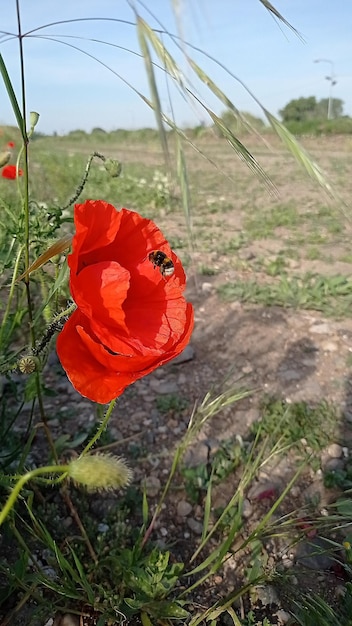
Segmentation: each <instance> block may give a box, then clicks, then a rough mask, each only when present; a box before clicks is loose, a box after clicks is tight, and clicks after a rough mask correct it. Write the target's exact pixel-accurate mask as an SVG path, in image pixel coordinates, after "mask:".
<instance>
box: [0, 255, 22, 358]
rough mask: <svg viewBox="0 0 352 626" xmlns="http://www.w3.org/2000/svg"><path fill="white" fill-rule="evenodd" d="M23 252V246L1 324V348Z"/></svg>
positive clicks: (17, 260)
mask: <svg viewBox="0 0 352 626" xmlns="http://www.w3.org/2000/svg"><path fill="white" fill-rule="evenodd" d="M22 252H23V246H21V247H20V249H19V251H18V254H17V258H16V262H15V269H14V272H13V275H12V280H11V286H10V291H9V295H8V298H7V305H6V309H5V312H4V316H3V318H2V322H1V327H0V346H1V348H2V340H3V334H4V331H5V327H6V323H7V318H8V316H9V313H10V311H11V304H12V298H13V294H14V291H15V285H16V276H17V272H18V267H19V264H20V260H21V256H22Z"/></svg>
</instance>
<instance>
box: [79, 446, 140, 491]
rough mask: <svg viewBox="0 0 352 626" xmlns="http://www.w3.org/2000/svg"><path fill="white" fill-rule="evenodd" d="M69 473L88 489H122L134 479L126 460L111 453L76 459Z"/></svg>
mask: <svg viewBox="0 0 352 626" xmlns="http://www.w3.org/2000/svg"><path fill="white" fill-rule="evenodd" d="M68 475H69V476H70V478H72V480H74V481H75V482H76V483H79V484H81V485H84V486H85V487H86V488H87V489H88V491H99V490H110V489H121V488H122V487H127V485H129V483H130V482H131V480H132V471H131V470H130V468H129V467H128V466H127V465H126V463H125V461H124V460H123V459H121V458H119V457H117V456H112V455H111V454H94V455H87V456H82V457H80V458H78V459H74V460H73V461H71V462H70V463H69V465H68Z"/></svg>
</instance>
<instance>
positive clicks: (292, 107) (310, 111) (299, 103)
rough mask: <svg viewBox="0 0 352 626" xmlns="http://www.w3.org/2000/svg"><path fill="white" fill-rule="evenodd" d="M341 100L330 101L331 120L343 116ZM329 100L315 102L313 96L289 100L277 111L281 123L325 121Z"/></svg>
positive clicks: (333, 99)
mask: <svg viewBox="0 0 352 626" xmlns="http://www.w3.org/2000/svg"><path fill="white" fill-rule="evenodd" d="M343 106H344V102H343V100H340V99H339V98H332V99H331V110H330V115H331V117H332V118H337V117H342V116H343ZM328 108H329V98H323V99H322V100H319V101H317V99H316V97H315V96H309V98H297V99H295V100H290V102H288V103H287V104H286V106H285V107H284V108H283V109H281V111H279V113H280V115H281V117H282V121H283V122H284V123H285V124H286V123H287V122H307V121H309V120H325V119H326V118H327V115H328Z"/></svg>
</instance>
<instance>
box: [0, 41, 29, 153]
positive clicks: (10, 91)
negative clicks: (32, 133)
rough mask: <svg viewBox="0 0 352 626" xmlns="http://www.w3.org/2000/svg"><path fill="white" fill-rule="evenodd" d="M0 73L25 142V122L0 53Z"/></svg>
mask: <svg viewBox="0 0 352 626" xmlns="http://www.w3.org/2000/svg"><path fill="white" fill-rule="evenodd" d="M0 73H1V76H2V79H3V81H4V85H5V88H6V91H7V94H8V96H9V100H10V103H11V106H12V109H13V112H14V114H15V118H16V121H17V125H18V128H19V129H20V131H21V134H22V138H23V141H24V142H26V141H27V133H26V127H25V122H24V119H23V117H22V113H21V110H20V107H19V105H18V102H17V98H16V94H15V92H14V89H13V87H12V83H11V80H10V77H9V75H8V73H7V69H6V65H5V61H4V59H3V56H2V54H1V53H0Z"/></svg>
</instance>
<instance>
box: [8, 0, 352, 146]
mask: <svg viewBox="0 0 352 626" xmlns="http://www.w3.org/2000/svg"><path fill="white" fill-rule="evenodd" d="M271 1H272V3H273V4H274V6H275V7H276V8H277V9H278V10H279V11H280V12H281V13H282V14H283V15H284V17H285V18H286V19H287V20H288V21H289V22H290V23H291V24H292V25H293V26H294V27H295V28H296V29H297V30H298V31H299V33H300V34H301V37H302V38H299V37H297V36H296V35H295V33H293V32H292V31H291V30H290V29H288V28H287V27H285V26H284V25H282V24H281V23H280V24H278V23H277V22H276V21H275V20H274V19H273V18H272V16H271V15H270V14H269V13H268V12H267V11H266V10H265V9H264V8H263V6H262V5H261V3H260V2H259V0H177V1H176V0H174V2H172V0H145V4H146V6H149V8H150V9H151V10H152V11H153V13H154V14H155V15H156V16H157V18H158V19H159V20H160V22H161V23H162V24H163V26H164V27H165V29H166V30H167V31H168V32H170V33H175V34H181V35H182V36H183V38H184V39H185V40H186V41H187V42H190V43H192V44H193V45H194V46H196V47H198V48H200V49H202V50H203V51H204V52H206V53H207V54H208V55H210V56H212V57H215V58H216V59H217V60H218V61H220V62H221V63H222V64H224V65H225V66H226V67H227V68H228V69H229V70H230V71H231V72H232V73H233V74H235V75H236V76H238V77H239V78H240V79H241V80H242V81H243V82H244V83H245V84H246V85H247V87H248V88H249V89H250V91H251V92H252V93H253V94H254V95H255V96H256V97H257V98H258V100H259V101H260V102H261V103H262V104H263V105H264V106H265V107H266V108H268V109H269V110H270V111H271V112H272V113H274V114H277V113H278V111H279V109H280V108H282V107H283V106H284V105H285V104H286V103H287V102H288V101H290V100H291V99H293V98H297V97H300V96H304V97H307V96H311V95H314V96H316V97H317V98H318V99H320V98H327V97H328V95H329V86H330V83H329V81H328V80H326V78H325V77H326V76H328V75H331V70H333V71H334V73H335V75H336V80H337V84H336V85H335V86H334V87H333V96H334V97H336V98H341V99H342V100H343V101H344V103H345V113H346V114H348V115H351V116H352V63H351V62H352V37H351V33H352V2H350V1H349V0H334V2H332V1H331V0H271ZM135 6H136V8H137V10H138V12H139V13H140V14H141V15H142V16H143V17H144V18H145V19H146V20H147V21H148V23H149V24H150V25H152V26H155V27H159V25H158V24H157V23H156V21H155V20H153V18H152V17H151V16H150V15H148V13H147V11H146V10H145V9H143V7H142V5H140V4H139V3H138V0H135ZM1 8H2V12H1V13H2V15H1V26H0V28H1V29H2V32H5V33H10V35H7V34H5V35H1V36H0V52H1V53H2V55H3V58H4V61H5V63H6V66H7V70H8V73H9V75H10V77H11V80H12V82H13V85H14V88H15V90H16V93H17V95H18V97H19V98H20V89H19V86H20V81H19V53H18V40H17V39H14V38H11V33H13V34H15V33H17V23H16V6H15V0H1ZM20 8H21V19H22V32H23V33H28V31H31V30H32V29H35V28H38V27H40V26H42V25H44V24H47V23H50V22H55V21H58V20H71V19H79V18H80V19H82V18H97V17H99V18H104V17H105V18H114V19H116V20H128V21H134V14H133V11H132V9H131V8H130V6H129V4H128V3H127V1H126V0H72V1H71V2H68V1H67V0H62V2H57V1H56V2H54V1H53V0H21V1H20ZM175 12H176V13H177V14H178V16H179V17H178V18H176V16H175ZM35 35H37V36H36V37H35ZM38 36H40V38H39V37H38ZM44 37H46V38H44ZM47 37H51V38H52V39H56V40H61V41H62V42H65V43H64V44H63V43H59V42H57V41H53V40H48V39H47ZM92 39H96V40H102V41H105V42H109V43H110V44H114V46H113V45H104V44H101V43H98V42H93V41H92ZM23 41H24V51H25V70H26V86H27V107H28V111H29V110H35V111H38V112H39V113H40V122H39V125H38V127H37V129H38V130H39V131H42V132H45V133H52V132H53V131H56V132H58V133H59V134H61V133H65V132H68V131H70V130H73V129H77V128H81V129H84V130H87V131H89V130H91V129H92V128H94V127H102V128H104V129H106V130H113V129H115V128H140V127H145V126H154V125H155V123H154V116H153V113H152V111H151V110H150V109H149V108H148V106H147V105H146V104H145V103H143V101H142V100H141V99H140V97H139V96H138V95H136V93H134V92H133V90H132V89H131V88H130V87H128V86H127V85H126V84H124V83H123V82H122V81H121V79H119V78H118V77H117V76H116V74H114V72H115V73H117V74H120V75H121V76H122V77H123V78H124V79H125V80H126V81H128V82H129V83H130V84H131V85H132V86H133V87H135V88H136V89H138V91H140V92H141V93H143V94H144V95H146V96H147V97H148V96H149V88H148V83H147V80H146V73H145V69H144V64H143V61H142V60H141V58H140V57H138V56H137V55H134V54H133V53H131V52H126V51H124V50H122V49H121V48H118V47H116V46H121V47H125V48H128V49H130V50H132V51H134V52H139V51H140V49H139V44H138V38H137V36H136V28H135V27H134V26H133V25H129V24H126V23H122V22H121V21H120V22H119V21H115V22H112V21H103V20H99V21H76V22H73V23H65V24H60V25H56V26H52V27H47V28H45V29H41V30H39V31H37V32H36V33H32V34H31V36H28V37H25V38H24V40H23ZM163 41H164V44H165V45H166V46H167V47H168V48H169V51H170V52H171V53H172V55H173V56H174V58H175V59H176V61H177V63H178V64H179V66H180V68H181V70H182V72H183V74H184V76H185V78H186V79H188V80H189V81H190V82H191V84H192V90H193V91H194V92H195V93H196V94H197V97H199V98H200V99H201V101H203V102H205V103H206V105H207V106H210V107H211V108H213V110H214V111H215V112H216V113H220V112H221V111H222V110H223V109H224V106H223V105H222V104H221V103H219V102H218V101H217V100H216V98H215V97H214V96H213V95H212V94H211V93H210V91H209V90H208V89H207V88H206V87H205V86H203V85H202V84H201V83H200V82H199V81H198V80H197V79H196V77H195V76H194V74H193V73H192V71H191V70H190V68H189V66H188V65H187V63H186V61H185V58H184V55H183V54H182V44H181V48H177V47H176V46H175V45H174V43H173V42H172V41H171V40H170V39H169V38H168V36H167V35H163ZM68 44H69V45H70V46H76V47H79V48H82V49H83V50H84V51H85V52H86V53H88V54H90V55H93V56H96V57H97V58H99V60H100V61H101V62H102V63H104V64H106V65H107V66H109V67H110V68H111V70H112V71H109V70H108V69H106V68H105V67H104V66H103V65H101V64H99V63H97V61H95V60H93V59H92V58H91V57H89V56H87V55H85V54H82V52H79V51H77V50H76V49H74V48H72V47H69V45H68ZM184 49H185V50H187V52H188V54H189V55H190V56H192V57H193V58H194V59H195V60H196V62H197V63H198V64H199V65H200V66H201V67H202V69H203V70H204V71H205V72H206V73H207V74H208V75H209V76H210V77H211V78H212V79H213V80H214V81H215V82H216V83H217V84H218V85H219V87H221V89H222V90H223V91H225V92H226V94H227V95H228V96H229V98H230V99H231V100H232V101H233V103H234V104H235V105H236V106H237V107H238V108H239V109H240V110H242V111H249V112H251V113H253V114H255V115H260V109H259V108H258V106H257V104H256V103H255V101H254V100H253V98H252V97H251V96H250V95H249V94H248V93H247V92H246V90H245V89H244V88H243V87H242V86H241V85H240V84H239V83H238V82H236V81H235V80H234V79H233V78H232V77H230V76H229V75H228V74H227V73H226V72H225V71H224V70H223V69H221V68H220V67H219V66H217V65H216V64H215V63H214V62H213V61H211V60H209V59H208V58H207V57H206V56H204V55H202V54H200V53H199V52H197V51H195V50H192V49H190V48H187V47H184ZM315 59H328V60H330V61H332V62H333V66H331V64H330V63H327V62H320V63H314V60H315ZM157 78H158V85H159V89H160V97H161V104H162V107H163V109H164V111H165V113H166V114H167V115H169V116H171V115H172V114H174V115H175V118H176V121H177V123H179V124H181V125H184V126H185V125H196V124H197V123H199V122H205V123H208V122H209V118H208V117H207V114H206V112H205V110H204V109H203V108H202V106H201V105H200V104H199V103H197V102H196V101H193V102H192V101H191V102H186V101H185V100H184V99H183V98H182V97H181V96H180V95H179V94H178V92H177V90H176V89H175V87H174V86H173V82H172V80H171V79H167V77H166V76H165V73H163V72H161V71H158V72H157ZM0 81H1V78H0ZM14 123H15V120H14V116H13V113H12V110H11V107H10V105H9V102H8V96H7V93H6V91H5V88H4V86H3V84H2V81H1V84H0V124H14Z"/></svg>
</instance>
